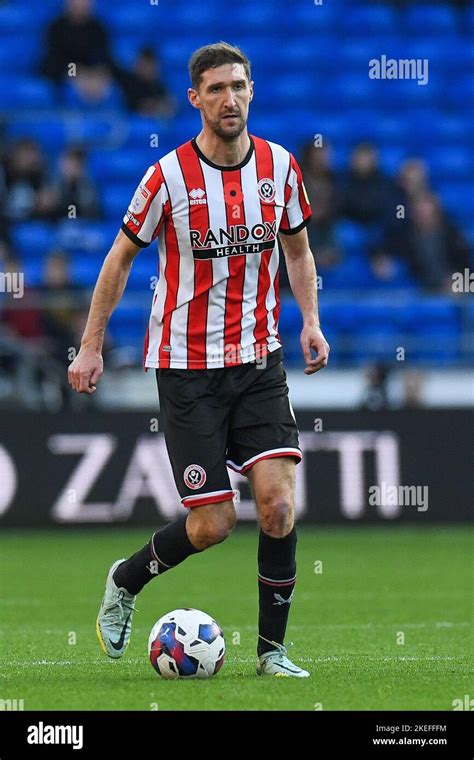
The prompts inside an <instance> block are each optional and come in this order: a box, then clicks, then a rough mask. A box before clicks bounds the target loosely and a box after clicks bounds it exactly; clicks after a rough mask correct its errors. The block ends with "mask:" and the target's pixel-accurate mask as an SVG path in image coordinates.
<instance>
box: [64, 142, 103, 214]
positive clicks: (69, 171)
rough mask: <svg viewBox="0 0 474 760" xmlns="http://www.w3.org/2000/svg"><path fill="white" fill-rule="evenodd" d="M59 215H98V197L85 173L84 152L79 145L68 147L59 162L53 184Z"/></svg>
mask: <svg viewBox="0 0 474 760" xmlns="http://www.w3.org/2000/svg"><path fill="white" fill-rule="evenodd" d="M54 190H55V192H56V198H57V205H56V211H57V214H58V215H59V216H64V217H70V214H71V208H72V209H73V211H74V214H75V215H74V216H73V217H72V218H82V219H96V218H97V217H99V216H100V212H99V197H98V193H97V190H96V188H95V186H94V184H93V182H92V180H91V179H90V178H89V177H88V176H87V174H86V166H85V153H84V151H83V149H82V148H80V147H69V148H67V149H66V150H65V151H64V153H63V154H62V156H61V158H60V162H59V178H58V180H57V182H56V183H55V185H54Z"/></svg>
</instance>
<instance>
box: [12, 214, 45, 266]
mask: <svg viewBox="0 0 474 760" xmlns="http://www.w3.org/2000/svg"><path fill="white" fill-rule="evenodd" d="M11 237H12V243H13V249H14V252H15V253H18V254H19V255H20V257H21V259H22V260H27V259H28V260H33V259H37V258H38V259H41V258H43V257H44V256H45V255H46V254H47V253H49V252H50V251H51V250H52V249H53V248H54V246H55V245H56V228H55V225H54V224H50V223H48V222H21V223H19V224H14V225H12V227H11Z"/></svg>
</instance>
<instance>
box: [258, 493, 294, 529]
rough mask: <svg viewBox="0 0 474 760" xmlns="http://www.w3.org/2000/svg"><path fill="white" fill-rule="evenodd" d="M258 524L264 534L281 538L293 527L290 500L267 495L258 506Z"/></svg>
mask: <svg viewBox="0 0 474 760" xmlns="http://www.w3.org/2000/svg"><path fill="white" fill-rule="evenodd" d="M259 522H260V527H261V529H262V530H263V532H264V533H266V534H267V535H268V536H272V537H273V538H283V537H284V536H286V535H287V534H288V533H289V532H290V531H291V529H292V527H293V522H294V509H293V503H292V501H291V499H288V498H285V497H283V496H272V495H269V496H268V497H267V498H266V499H264V500H263V501H262V503H261V504H260V505H259Z"/></svg>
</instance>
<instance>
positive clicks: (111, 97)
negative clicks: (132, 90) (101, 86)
mask: <svg viewBox="0 0 474 760" xmlns="http://www.w3.org/2000/svg"><path fill="white" fill-rule="evenodd" d="M61 89H62V99H63V103H64V105H65V106H67V107H68V108H75V109H79V110H80V111H83V112H86V113H87V112H91V113H100V111H107V110H113V109H116V110H120V109H123V108H124V98H123V94H122V91H121V90H120V88H119V87H118V85H117V84H115V83H111V84H110V86H109V88H108V89H107V91H106V92H105V94H104V97H103V99H102V100H101V101H100V102H90V101H86V100H85V99H84V98H83V96H82V93H81V92H80V91H79V89H78V88H77V87H75V85H74V84H73V83H70V82H67V83H66V84H64V86H63V87H62V88H61Z"/></svg>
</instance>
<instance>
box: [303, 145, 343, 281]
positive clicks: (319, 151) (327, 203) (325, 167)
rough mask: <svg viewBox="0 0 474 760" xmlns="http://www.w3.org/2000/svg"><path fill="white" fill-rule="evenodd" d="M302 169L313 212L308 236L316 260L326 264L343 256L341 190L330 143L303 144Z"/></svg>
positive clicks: (330, 263) (330, 264) (329, 264)
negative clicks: (338, 228)
mask: <svg viewBox="0 0 474 760" xmlns="http://www.w3.org/2000/svg"><path fill="white" fill-rule="evenodd" d="M300 167H301V171H302V173H303V178H304V183H305V187H306V190H307V192H308V196H309V200H310V203H311V207H312V212H313V215H312V217H311V223H310V224H309V226H308V237H309V242H310V246H311V250H312V251H313V253H314V255H315V258H316V263H317V264H318V265H321V266H323V267H329V266H333V265H334V264H337V263H338V261H339V260H340V258H341V251H340V250H339V248H338V246H337V243H336V238H335V232H334V223H335V221H336V218H337V214H338V210H339V194H338V190H337V185H336V179H335V175H334V172H333V169H332V167H331V151H330V148H329V147H328V146H326V145H324V146H322V147H320V148H317V147H315V146H314V145H313V143H312V142H310V143H307V145H305V147H304V148H303V152H302V156H301V161H300Z"/></svg>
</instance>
